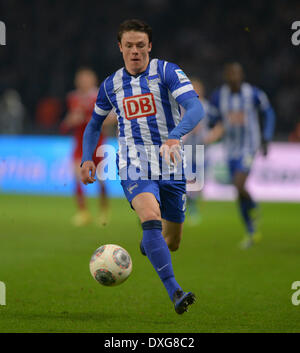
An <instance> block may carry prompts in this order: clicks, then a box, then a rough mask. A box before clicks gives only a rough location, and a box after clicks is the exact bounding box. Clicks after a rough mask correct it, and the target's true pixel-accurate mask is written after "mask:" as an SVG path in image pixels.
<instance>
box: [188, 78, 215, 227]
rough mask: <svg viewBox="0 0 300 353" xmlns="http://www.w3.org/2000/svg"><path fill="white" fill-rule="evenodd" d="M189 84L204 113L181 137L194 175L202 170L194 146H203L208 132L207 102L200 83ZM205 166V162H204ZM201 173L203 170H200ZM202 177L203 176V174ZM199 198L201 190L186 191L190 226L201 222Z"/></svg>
mask: <svg viewBox="0 0 300 353" xmlns="http://www.w3.org/2000/svg"><path fill="white" fill-rule="evenodd" d="M191 83H192V85H193V87H194V90H195V91H196V92H197V94H198V96H199V99H200V101H201V103H202V105H203V109H204V112H205V116H204V118H203V119H202V120H201V121H200V122H199V124H198V125H197V126H196V127H195V128H194V129H193V130H192V131H191V132H190V133H188V134H186V135H185V136H184V137H183V143H184V144H185V145H190V146H192V147H193V153H192V155H189V156H188V157H192V160H189V159H187V161H186V162H187V163H191V164H192V172H193V173H195V172H196V170H201V168H202V169H203V168H204V165H199V163H202V164H203V161H200V160H197V159H196V152H195V146H196V145H204V138H205V136H206V135H207V133H208V131H209V127H208V116H207V112H208V106H209V102H208V101H207V99H206V98H205V88H204V85H203V83H202V81H201V80H200V79H198V78H196V77H192V78H191ZM205 164H206V161H205ZM202 171H203V170H202ZM203 175H204V174H203ZM200 197H201V190H199V191H187V212H188V218H187V220H188V222H189V224H190V225H196V224H198V223H199V222H201V212H200V209H199V207H198V206H199V205H198V200H199V198H200Z"/></svg>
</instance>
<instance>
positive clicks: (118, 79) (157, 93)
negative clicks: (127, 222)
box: [82, 20, 204, 314]
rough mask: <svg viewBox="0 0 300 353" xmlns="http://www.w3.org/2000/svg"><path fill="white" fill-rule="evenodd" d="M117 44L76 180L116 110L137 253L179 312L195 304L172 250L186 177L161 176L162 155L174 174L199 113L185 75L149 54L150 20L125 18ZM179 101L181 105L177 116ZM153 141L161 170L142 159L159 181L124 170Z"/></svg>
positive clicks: (86, 179)
mask: <svg viewBox="0 0 300 353" xmlns="http://www.w3.org/2000/svg"><path fill="white" fill-rule="evenodd" d="M118 44H119V48H120V51H121V53H122V56H123V60H124V64H125V67H123V68H121V69H119V70H118V71H116V72H115V73H114V74H112V75H110V76H109V77H107V78H106V79H105V81H104V82H103V83H102V84H101V86H100V90H99V94H98V98H97V101H96V104H95V109H94V112H93V115H92V119H91V121H90V122H89V124H88V125H87V127H86V130H85V132H84V137H83V158H82V181H83V183H84V184H88V183H93V182H94V181H95V177H94V176H95V165H94V163H93V161H92V154H93V151H94V149H95V147H96V143H97V140H98V136H99V134H100V131H101V125H102V123H103V121H104V119H105V117H106V116H107V114H108V113H109V112H110V110H111V109H114V110H115V111H116V113H117V116H118V126H119V151H118V154H117V162H118V168H119V175H120V177H121V185H122V187H123V190H124V193H125V196H126V198H127V200H128V201H129V203H130V205H131V207H132V208H133V209H134V210H135V212H136V213H137V215H138V217H139V219H140V221H141V224H142V229H143V238H142V242H141V250H142V251H143V252H144V253H145V254H146V255H147V257H148V259H149V260H150V262H151V264H152V265H153V267H154V269H155V270H156V272H157V274H158V276H159V278H160V279H161V281H162V283H163V284H164V286H165V288H166V290H167V292H168V295H169V298H170V299H171V301H172V302H173V303H174V307H175V311H176V312H177V313H178V314H183V313H184V312H185V311H187V309H188V306H189V305H191V304H193V303H194V301H195V295H194V294H193V293H192V292H184V291H183V290H182V288H181V287H180V285H179V284H178V283H177V281H176V279H175V276H174V272H173V267H172V261H171V255H170V250H171V251H175V250H177V249H178V247H179V244H180V240H181V236H182V226H183V222H184V212H185V201H186V195H185V193H186V180H185V177H184V176H183V177H182V178H181V180H176V179H175V177H174V175H175V174H174V173H173V174H172V173H170V180H166V179H167V178H166V179H164V178H163V173H164V171H163V169H161V166H162V160H163V158H162V155H163V157H164V158H165V159H166V160H167V161H168V160H169V158H170V165H169V166H170V171H174V170H175V169H174V168H175V167H174V164H175V163H176V162H178V161H179V159H177V158H178V157H177V156H178V153H181V141H180V140H181V137H182V136H183V135H185V134H186V133H188V132H189V131H191V130H192V129H193V128H194V127H195V126H196V125H197V124H198V122H199V120H200V119H201V118H202V117H203V115H204V111H203V108H202V105H201V103H200V101H199V99H198V97H197V93H196V92H195V91H194V89H193V87H192V85H191V83H190V80H189V79H188V78H187V76H186V75H185V74H184V72H183V71H182V70H181V69H180V68H179V67H178V66H177V65H175V64H172V63H169V62H167V61H164V60H159V59H150V57H149V54H150V51H151V48H152V29H151V27H150V26H149V25H148V24H146V23H145V22H143V21H140V20H126V21H125V22H123V23H122V24H121V25H120V28H119V32H118ZM179 105H181V106H182V107H184V109H185V114H184V116H183V117H182V118H181V117H180V107H179ZM153 146H154V147H158V149H159V150H160V152H161V155H160V159H159V168H158V169H157V168H156V167H157V164H156V167H155V168H154V167H152V162H153V161H152V160H151V158H150V159H149V160H148V161H147V163H146V164H147V165H148V164H149V165H151V170H150V171H149V173H150V175H151V173H152V172H155V173H154V174H157V173H158V178H152V179H151V178H148V179H145V178H144V177H143V178H142V177H141V178H138V179H137V180H133V178H132V176H130V175H127V174H130V171H131V170H132V167H133V168H134V169H136V170H138V169H139V168H140V166H141V165H142V161H141V154H140V153H139V152H140V151H141V150H142V148H144V149H145V150H149V149H151V148H152V147H153ZM126 151H127V152H128V153H126V154H125V152H126ZM156 161H157V160H156ZM148 162H149V163H148ZM172 168H173V169H172ZM154 169H155V170H154ZM127 172H128V173H127ZM144 176H145V175H144ZM148 176H149V174H148ZM153 179H154V180H153Z"/></svg>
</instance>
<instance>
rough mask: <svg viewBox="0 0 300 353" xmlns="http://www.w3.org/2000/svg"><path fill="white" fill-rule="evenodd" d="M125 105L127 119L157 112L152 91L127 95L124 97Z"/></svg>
mask: <svg viewBox="0 0 300 353" xmlns="http://www.w3.org/2000/svg"><path fill="white" fill-rule="evenodd" d="M123 107H124V112H125V117H126V119H127V120H132V119H137V118H142V117H146V116H150V115H155V114H156V106H155V102H154V97H153V94H152V93H146V94H139V95H137V96H132V97H126V98H124V99H123Z"/></svg>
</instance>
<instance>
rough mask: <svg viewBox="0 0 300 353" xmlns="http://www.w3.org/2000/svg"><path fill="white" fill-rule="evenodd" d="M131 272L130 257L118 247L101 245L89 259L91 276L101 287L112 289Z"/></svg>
mask: <svg viewBox="0 0 300 353" xmlns="http://www.w3.org/2000/svg"><path fill="white" fill-rule="evenodd" d="M131 270H132V261H131V257H130V255H129V254H128V252H127V251H126V250H125V249H123V248H122V247H121V246H119V245H114V244H107V245H102V246H100V248H98V249H97V250H96V251H95V252H94V254H93V256H92V257H91V261H90V271H91V274H92V276H93V277H94V279H95V280H96V281H97V282H99V283H100V284H102V285H103V286H108V287H112V286H117V285H119V284H121V283H122V282H124V281H125V280H126V279H127V278H128V277H129V275H130V273H131Z"/></svg>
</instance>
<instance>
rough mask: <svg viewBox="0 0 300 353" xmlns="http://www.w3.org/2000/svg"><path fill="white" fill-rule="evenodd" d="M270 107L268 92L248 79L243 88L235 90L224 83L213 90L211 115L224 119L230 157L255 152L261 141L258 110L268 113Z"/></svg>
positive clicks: (210, 116)
mask: <svg viewBox="0 0 300 353" xmlns="http://www.w3.org/2000/svg"><path fill="white" fill-rule="evenodd" d="M270 107H271V105H270V103H269V100H268V97H267V95H266V94H265V93H264V92H263V91H262V90H260V89H259V88H257V87H255V86H252V85H250V84H249V83H246V82H244V83H242V85H241V88H240V91H239V92H231V90H230V87H229V86H228V85H227V84H224V85H223V86H221V87H220V89H217V90H216V91H215V92H214V93H213V95H212V97H211V100H210V107H209V118H210V121H211V122H212V123H216V122H218V121H221V122H222V123H223V126H224V128H225V135H224V143H225V149H226V152H227V154H228V158H230V159H234V158H240V157H242V156H246V155H249V154H250V155H254V154H255V152H256V151H257V150H258V148H259V146H260V141H261V133H260V125H259V116H258V113H259V111H261V112H262V113H265V112H266V111H267V110H268V109H269V108H270Z"/></svg>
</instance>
